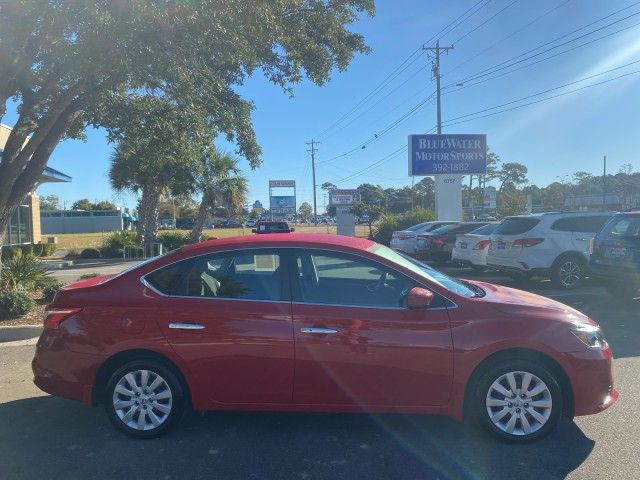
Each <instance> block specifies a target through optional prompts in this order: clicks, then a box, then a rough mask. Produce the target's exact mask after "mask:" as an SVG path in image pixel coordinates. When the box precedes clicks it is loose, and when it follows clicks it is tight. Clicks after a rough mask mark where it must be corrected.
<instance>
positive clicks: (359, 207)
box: [351, 202, 384, 238]
mask: <svg viewBox="0 0 640 480" xmlns="http://www.w3.org/2000/svg"><path fill="white" fill-rule="evenodd" d="M351 213H353V214H354V215H355V216H356V217H358V218H362V219H365V220H366V222H367V225H368V226H369V238H373V224H374V223H375V222H377V221H378V220H380V218H381V217H382V215H383V214H384V210H383V208H382V207H381V206H379V205H370V204H366V203H363V202H358V203H354V204H353V206H352V207H351Z"/></svg>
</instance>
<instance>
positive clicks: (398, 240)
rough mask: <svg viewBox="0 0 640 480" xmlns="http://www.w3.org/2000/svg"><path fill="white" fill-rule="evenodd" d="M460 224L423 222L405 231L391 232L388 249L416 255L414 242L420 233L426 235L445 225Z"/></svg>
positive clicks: (452, 222)
mask: <svg viewBox="0 0 640 480" xmlns="http://www.w3.org/2000/svg"><path fill="white" fill-rule="evenodd" d="M456 223H460V222H454V221H433V222H424V223H419V224H417V225H414V226H412V227H409V228H407V229H406V230H400V231H396V232H393V234H392V235H391V243H390V247H391V248H393V249H394V250H399V251H401V252H404V253H406V254H408V255H415V254H416V240H417V238H418V235H420V234H421V233H428V232H430V231H432V230H435V229H436V228H439V227H443V226H445V225H452V224H456Z"/></svg>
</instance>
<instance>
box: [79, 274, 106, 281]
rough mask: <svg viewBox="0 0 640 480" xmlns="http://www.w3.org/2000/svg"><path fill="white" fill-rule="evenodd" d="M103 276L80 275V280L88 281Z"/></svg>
mask: <svg viewBox="0 0 640 480" xmlns="http://www.w3.org/2000/svg"><path fill="white" fill-rule="evenodd" d="M101 276H102V275H101V274H99V273H97V272H91V273H85V274H82V275H80V280H88V279H90V278H96V277H101Z"/></svg>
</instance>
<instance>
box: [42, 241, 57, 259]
mask: <svg viewBox="0 0 640 480" xmlns="http://www.w3.org/2000/svg"><path fill="white" fill-rule="evenodd" d="M57 249H58V244H57V243H43V244H42V256H43V257H50V256H51V255H53V254H54V252H55V251H56V250H57Z"/></svg>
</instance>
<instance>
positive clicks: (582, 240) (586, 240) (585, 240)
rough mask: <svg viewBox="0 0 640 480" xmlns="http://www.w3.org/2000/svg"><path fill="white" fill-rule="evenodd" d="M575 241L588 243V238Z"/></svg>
mask: <svg viewBox="0 0 640 480" xmlns="http://www.w3.org/2000/svg"><path fill="white" fill-rule="evenodd" d="M576 240H578V241H579V242H588V241H589V239H588V238H576Z"/></svg>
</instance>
